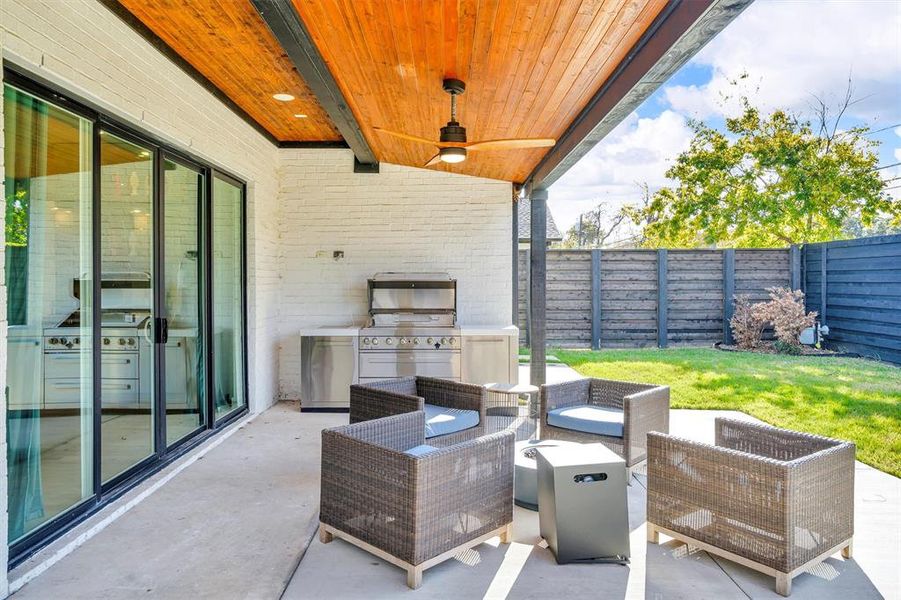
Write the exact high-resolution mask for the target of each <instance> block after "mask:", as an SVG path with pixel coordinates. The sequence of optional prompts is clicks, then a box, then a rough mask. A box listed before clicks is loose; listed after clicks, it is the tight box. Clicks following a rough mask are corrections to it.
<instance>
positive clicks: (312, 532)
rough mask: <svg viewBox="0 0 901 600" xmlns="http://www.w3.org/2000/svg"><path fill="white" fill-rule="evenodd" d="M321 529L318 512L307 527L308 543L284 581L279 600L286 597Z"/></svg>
mask: <svg viewBox="0 0 901 600" xmlns="http://www.w3.org/2000/svg"><path fill="white" fill-rule="evenodd" d="M318 529H319V512H318V511H317V512H316V515H315V516H314V517H313V519H312V520H311V521H310V524H309V525H308V526H307V531H306V534H305V536H304V537H305V538H306V543H305V544H304V545H303V548H301V549H300V552H299V553H298V554H297V560H296V561H295V562H294V566H293V567H291V573H290V574H289V575H288V577H287V578H286V579H285V581H284V585H283V586H282V591H281V593H280V594H279V595H278V598H279V600H282V598H284V597H285V592H287V591H288V586H289V585H291V581H293V580H294V575H295V574H296V573H297V569H299V568H300V562H301V561H302V560H303V557H304V556H305V555H306V553H307V550H309V548H310V544H312V543H313V539H314V538H315V537H316V531H317V530H318Z"/></svg>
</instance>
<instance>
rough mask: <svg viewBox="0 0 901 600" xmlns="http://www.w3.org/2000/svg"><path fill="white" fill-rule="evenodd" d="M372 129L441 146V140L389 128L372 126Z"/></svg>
mask: <svg viewBox="0 0 901 600" xmlns="http://www.w3.org/2000/svg"><path fill="white" fill-rule="evenodd" d="M372 129H373V131H379V132H381V133H387V134H388V135H391V136H394V137H396V138H400V139H402V140H408V141H411V142H419V143H420V144H430V145H432V146H437V147H439V148H441V147H442V143H441V142H436V141H434V140H427V139H425V138H421V137H419V136H416V135H410V134H408V133H400V132H399V131H391V130H390V129H382V128H381V127H373V128H372Z"/></svg>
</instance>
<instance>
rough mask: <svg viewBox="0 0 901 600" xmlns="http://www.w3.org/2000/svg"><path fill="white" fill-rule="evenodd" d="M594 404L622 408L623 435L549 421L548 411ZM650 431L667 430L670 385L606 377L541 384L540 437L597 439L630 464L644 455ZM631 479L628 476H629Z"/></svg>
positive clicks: (581, 440) (580, 439) (665, 431)
mask: <svg viewBox="0 0 901 600" xmlns="http://www.w3.org/2000/svg"><path fill="white" fill-rule="evenodd" d="M579 405H594V406H600V407H605V408H612V409H617V410H621V411H623V415H622V417H623V435H622V437H618V436H609V435H598V434H596V433H585V432H582V431H574V430H572V429H567V428H562V427H554V426H553V425H549V424H548V412H549V411H551V410H554V409H558V408H565V407H574V406H579ZM649 431H660V432H663V433H668V432H669V387H667V386H659V385H652V384H645V383H629V382H625V381H611V380H607V379H577V380H575V381H567V382H565V383H555V384H549V385H543V386H541V430H540V435H541V439H545V440H548V439H562V440H568V441H572V442H587V443H591V442H600V443H602V444H604V445H605V446H607V447H608V448H610V449H611V450H613V451H614V452H616V453H617V454H618V455H620V456H622V457H623V459H624V460H625V461H626V468H627V469H628V473H629V474H631V471H632V468H633V467H634V466H635V465H637V464H638V463H640V462H642V461H643V460H644V459H645V457H646V455H647V446H646V436H647V434H648V432H649ZM630 479H631V478H630Z"/></svg>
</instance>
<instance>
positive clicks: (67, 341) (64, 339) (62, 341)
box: [59, 338, 69, 345]
mask: <svg viewBox="0 0 901 600" xmlns="http://www.w3.org/2000/svg"><path fill="white" fill-rule="evenodd" d="M59 343H60V344H63V345H65V344H68V343H69V340H67V339H66V338H59Z"/></svg>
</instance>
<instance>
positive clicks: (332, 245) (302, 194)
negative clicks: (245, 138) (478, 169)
mask: <svg viewBox="0 0 901 600" xmlns="http://www.w3.org/2000/svg"><path fill="white" fill-rule="evenodd" d="M280 158H281V167H280V170H279V181H280V192H279V205H280V211H281V221H280V235H281V245H282V251H281V256H280V259H279V272H280V273H281V277H282V287H281V297H282V309H281V310H282V313H281V328H280V332H279V334H280V346H281V359H280V361H279V363H280V369H281V371H280V375H281V376H280V379H279V385H280V393H281V395H282V397H286V398H298V397H300V338H299V335H298V331H299V330H300V329H301V328H304V327H313V326H318V325H339V324H343V323H350V322H353V323H356V324H363V323H364V322H365V320H366V316H367V299H366V279H367V278H368V277H370V276H371V275H372V274H374V273H376V272H378V271H447V272H449V273H450V274H451V275H452V276H453V277H455V278H457V280H458V294H459V296H458V313H459V321H460V322H461V323H465V324H469V325H509V324H510V297H511V289H510V286H511V285H512V282H511V275H510V263H511V256H510V252H511V246H510V235H511V233H510V227H511V216H512V200H511V193H512V190H511V186H510V184H509V183H506V182H501V181H494V180H490V179H481V178H476V177H467V176H463V175H455V174H452V173H444V172H439V171H431V170H427V169H415V168H410V167H402V166H398V165H391V164H384V163H383V164H382V165H381V172H380V173H378V174H363V173H359V174H357V173H354V172H353V159H352V154H351V153H350V151H349V150H339V149H335V150H322V149H304V150H282V151H281V154H280ZM334 250H342V251H344V256H345V257H344V259H343V260H340V261H335V260H333V259H332V258H331V255H332V251H334ZM319 251H325V252H326V253H327V257H324V258H317V256H316V255H317V252H319Z"/></svg>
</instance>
